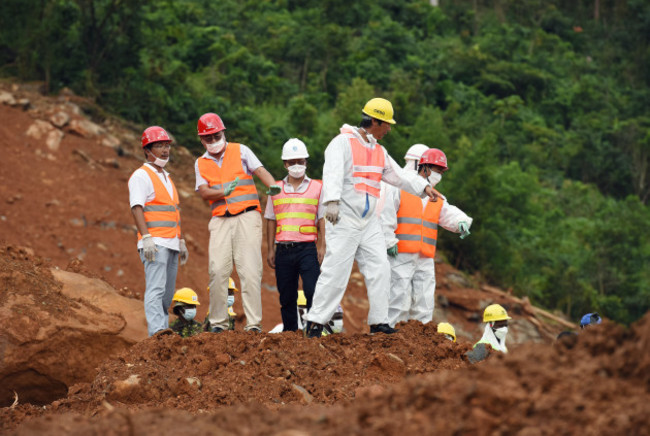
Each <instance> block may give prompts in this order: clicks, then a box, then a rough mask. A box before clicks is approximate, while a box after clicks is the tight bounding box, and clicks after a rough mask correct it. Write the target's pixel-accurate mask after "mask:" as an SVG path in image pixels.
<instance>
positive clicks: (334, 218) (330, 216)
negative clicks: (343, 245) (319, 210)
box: [325, 201, 339, 224]
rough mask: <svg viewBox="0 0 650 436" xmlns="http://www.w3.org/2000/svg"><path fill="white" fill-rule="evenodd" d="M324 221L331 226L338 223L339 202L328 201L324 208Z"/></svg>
mask: <svg viewBox="0 0 650 436" xmlns="http://www.w3.org/2000/svg"><path fill="white" fill-rule="evenodd" d="M325 219H326V220H327V221H329V222H331V223H332V224H336V223H338V222H339V202H338V201H330V202H328V203H327V206H326V208H325Z"/></svg>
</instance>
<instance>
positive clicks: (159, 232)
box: [138, 165, 181, 241]
mask: <svg viewBox="0 0 650 436" xmlns="http://www.w3.org/2000/svg"><path fill="white" fill-rule="evenodd" d="M140 168H142V169H143V170H145V171H146V172H147V174H148V175H149V178H150V179H151V182H152V183H153V190H154V194H155V197H154V198H153V200H151V201H149V202H147V203H145V204H144V208H143V210H144V221H145V223H146V224H147V230H149V234H150V235H151V236H155V237H158V238H180V236H181V212H180V207H179V201H178V192H176V186H175V185H174V182H172V181H171V179H169V181H170V182H171V184H172V192H173V194H174V195H173V196H172V197H170V196H169V192H168V191H167V188H165V185H163V182H162V181H160V178H159V177H158V176H157V175H156V173H155V172H154V171H153V170H152V169H151V168H149V167H148V166H147V165H142V166H141V167H140ZM140 239H142V235H141V234H140V232H138V241H139V240H140Z"/></svg>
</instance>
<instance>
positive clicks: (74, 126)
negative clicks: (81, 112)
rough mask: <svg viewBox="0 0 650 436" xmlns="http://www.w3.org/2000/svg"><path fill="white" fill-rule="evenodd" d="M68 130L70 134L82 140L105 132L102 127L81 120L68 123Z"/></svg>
mask: <svg viewBox="0 0 650 436" xmlns="http://www.w3.org/2000/svg"><path fill="white" fill-rule="evenodd" d="M68 129H69V130H70V132H71V133H74V134H76V135H79V136H83V137H84V138H92V137H95V136H99V135H101V134H103V133H104V132H105V129H104V128H103V127H102V126H100V125H98V124H95V123H93V122H92V121H90V120H86V119H83V118H82V119H77V120H72V121H70V124H69V125H68Z"/></svg>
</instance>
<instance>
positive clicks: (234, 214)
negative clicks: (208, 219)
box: [223, 206, 257, 217]
mask: <svg viewBox="0 0 650 436" xmlns="http://www.w3.org/2000/svg"><path fill="white" fill-rule="evenodd" d="M255 209H257V206H248V207H247V208H246V209H244V210H242V211H241V212H237V213H230V211H229V210H227V211H226V213H224V214H223V216H225V217H231V216H237V215H241V214H243V213H246V212H250V211H251V210H255Z"/></svg>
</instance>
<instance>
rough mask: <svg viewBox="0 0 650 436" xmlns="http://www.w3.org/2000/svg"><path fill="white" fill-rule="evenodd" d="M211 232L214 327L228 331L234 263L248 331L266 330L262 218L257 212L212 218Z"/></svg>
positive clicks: (211, 324) (211, 294)
mask: <svg viewBox="0 0 650 436" xmlns="http://www.w3.org/2000/svg"><path fill="white" fill-rule="evenodd" d="M208 229H209V230H210V248H209V257H210V260H209V267H208V269H209V272H210V326H211V327H221V328H222V329H224V330H225V329H226V328H227V327H228V301H227V299H228V278H229V277H230V275H231V274H232V266H233V260H234V261H235V267H236V268H237V274H238V275H239V280H240V282H241V289H240V291H241V299H242V304H243V306H244V313H245V314H246V327H245V328H244V329H245V330H249V329H251V328H253V327H257V328H260V329H261V328H262V294H261V287H262V216H261V215H260V213H259V212H258V211H256V210H253V211H250V212H244V213H242V214H240V215H237V216H233V217H212V219H211V220H210V224H209V225H208Z"/></svg>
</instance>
